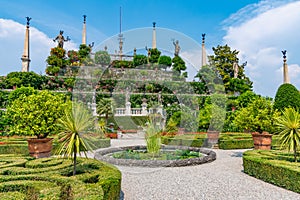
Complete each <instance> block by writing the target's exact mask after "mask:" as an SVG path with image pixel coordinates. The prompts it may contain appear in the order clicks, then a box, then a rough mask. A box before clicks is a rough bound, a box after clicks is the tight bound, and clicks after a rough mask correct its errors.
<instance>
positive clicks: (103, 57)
mask: <svg viewBox="0 0 300 200" xmlns="http://www.w3.org/2000/svg"><path fill="white" fill-rule="evenodd" d="M95 63H96V64H100V65H102V66H104V65H109V64H110V56H109V54H108V53H107V51H97V52H96V53H95Z"/></svg>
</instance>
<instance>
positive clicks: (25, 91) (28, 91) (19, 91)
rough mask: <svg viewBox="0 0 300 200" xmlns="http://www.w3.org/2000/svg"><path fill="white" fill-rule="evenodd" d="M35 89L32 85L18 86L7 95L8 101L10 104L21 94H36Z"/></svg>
mask: <svg viewBox="0 0 300 200" xmlns="http://www.w3.org/2000/svg"><path fill="white" fill-rule="evenodd" d="M37 92H38V91H37V90H35V89H34V88H33V87H24V86H22V87H20V88H17V89H16V90H14V91H12V92H11V93H9V95H8V103H9V104H11V103H12V102H13V101H14V100H16V99H18V98H20V97H21V96H26V97H27V96H30V95H32V94H37Z"/></svg>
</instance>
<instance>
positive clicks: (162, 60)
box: [158, 56, 172, 69]
mask: <svg viewBox="0 0 300 200" xmlns="http://www.w3.org/2000/svg"><path fill="white" fill-rule="evenodd" d="M158 64H160V65H161V67H162V68H163V69H167V68H168V67H171V65H172V58H171V57H170V56H160V57H159V59H158Z"/></svg>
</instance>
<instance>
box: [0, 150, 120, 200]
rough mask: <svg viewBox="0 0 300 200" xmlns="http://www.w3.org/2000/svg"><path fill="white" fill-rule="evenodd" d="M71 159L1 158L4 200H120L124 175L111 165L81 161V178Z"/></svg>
mask: <svg viewBox="0 0 300 200" xmlns="http://www.w3.org/2000/svg"><path fill="white" fill-rule="evenodd" d="M72 174H73V165H72V160H71V159H63V158H40V159H34V158H32V157H27V156H18V155H12V154H11V155H0V196H1V199H5V198H6V197H9V198H7V199H53V200H54V199H57V200H60V199H61V200H64V199H65V200H66V199H89V200H101V199H105V200H106V199H109V200H118V199H119V195H120V190H121V173H120V171H119V170H118V169H117V168H116V167H114V166H112V165H110V164H107V163H104V162H100V161H97V160H94V159H86V158H78V162H77V174H76V176H72Z"/></svg>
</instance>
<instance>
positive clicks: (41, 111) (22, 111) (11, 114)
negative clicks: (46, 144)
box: [6, 91, 68, 138]
mask: <svg viewBox="0 0 300 200" xmlns="http://www.w3.org/2000/svg"><path fill="white" fill-rule="evenodd" d="M66 106H68V104H67V103H65V101H64V96H63V95H54V94H52V93H50V92H48V91H41V92H39V93H37V94H32V95H29V96H27V97H26V96H22V97H20V98H18V99H16V100H15V101H13V103H12V104H11V105H10V106H9V107H8V108H7V111H6V114H7V117H8V118H9V119H10V120H11V124H10V126H9V130H8V134H9V135H24V136H37V137H38V138H45V137H47V136H48V135H49V134H54V133H56V132H58V126H57V125H56V124H55V123H56V120H57V119H58V118H60V117H61V116H62V114H63V108H64V107H66Z"/></svg>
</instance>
